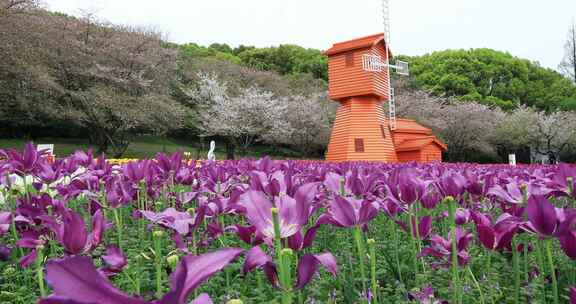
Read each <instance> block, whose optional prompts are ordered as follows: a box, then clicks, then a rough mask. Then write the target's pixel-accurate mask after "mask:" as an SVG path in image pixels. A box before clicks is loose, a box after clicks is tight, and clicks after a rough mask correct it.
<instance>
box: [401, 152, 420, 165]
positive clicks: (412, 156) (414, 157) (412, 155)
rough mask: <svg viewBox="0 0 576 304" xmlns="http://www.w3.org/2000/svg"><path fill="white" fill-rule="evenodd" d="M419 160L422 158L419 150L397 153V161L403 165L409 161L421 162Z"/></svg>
mask: <svg viewBox="0 0 576 304" xmlns="http://www.w3.org/2000/svg"><path fill="white" fill-rule="evenodd" d="M421 159H422V156H421V154H420V151H419V150H416V151H404V152H398V161H400V162H403V163H405V162H411V161H421Z"/></svg>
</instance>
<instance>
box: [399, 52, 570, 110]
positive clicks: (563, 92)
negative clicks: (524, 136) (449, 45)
mask: <svg viewBox="0 0 576 304" xmlns="http://www.w3.org/2000/svg"><path fill="white" fill-rule="evenodd" d="M400 58H402V59H404V60H407V61H409V62H410V64H411V73H412V80H413V85H415V86H416V87H418V88H421V89H425V90H429V91H431V92H433V93H434V94H436V95H438V96H447V97H456V98H458V99H460V100H465V101H471V100H473V101H478V102H480V103H483V104H486V105H489V106H498V107H500V108H503V109H505V110H509V109H512V108H515V107H518V106H519V105H527V106H535V107H537V108H539V109H542V110H553V109H556V108H559V107H562V104H563V103H566V100H571V99H572V98H574V96H576V86H575V85H573V84H571V83H570V81H569V80H568V79H566V78H565V77H563V76H562V75H561V74H560V73H558V72H556V71H553V70H551V69H546V68H543V67H541V66H539V65H538V64H537V63H534V62H530V61H528V60H525V59H520V58H517V57H514V56H512V55H510V54H508V53H504V52H499V51H495V50H491V49H471V50H446V51H440V52H434V53H432V54H427V55H424V56H420V57H402V56H400Z"/></svg>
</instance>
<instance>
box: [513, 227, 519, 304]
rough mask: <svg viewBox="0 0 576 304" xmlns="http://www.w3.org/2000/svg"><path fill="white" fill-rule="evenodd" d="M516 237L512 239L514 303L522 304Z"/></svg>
mask: <svg viewBox="0 0 576 304" xmlns="http://www.w3.org/2000/svg"><path fill="white" fill-rule="evenodd" d="M517 247H518V246H517V243H516V236H514V237H513V238H512V260H513V261H512V263H513V267H514V303H516V304H518V303H520V258H519V257H518V250H517V249H518V248H517Z"/></svg>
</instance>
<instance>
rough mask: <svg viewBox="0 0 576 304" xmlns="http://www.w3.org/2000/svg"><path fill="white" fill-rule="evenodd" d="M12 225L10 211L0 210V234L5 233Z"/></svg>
mask: <svg viewBox="0 0 576 304" xmlns="http://www.w3.org/2000/svg"><path fill="white" fill-rule="evenodd" d="M10 225H12V213H11V212H0V236H2V235H4V234H6V233H7V232H8V231H9V230H10Z"/></svg>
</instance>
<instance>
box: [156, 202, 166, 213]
mask: <svg viewBox="0 0 576 304" xmlns="http://www.w3.org/2000/svg"><path fill="white" fill-rule="evenodd" d="M154 206H155V207H156V210H157V211H158V210H162V209H163V207H164V203H163V202H160V201H158V202H156V203H154Z"/></svg>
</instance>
